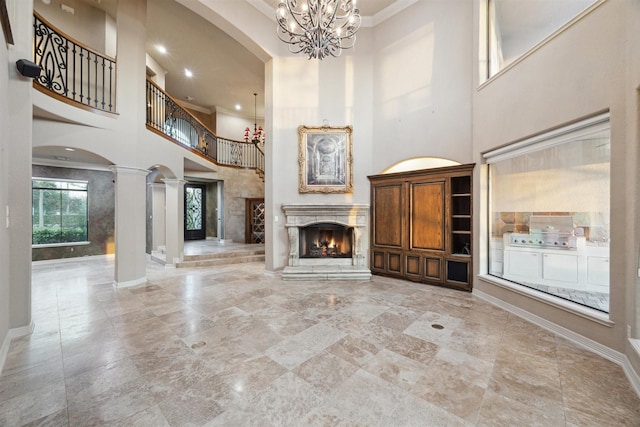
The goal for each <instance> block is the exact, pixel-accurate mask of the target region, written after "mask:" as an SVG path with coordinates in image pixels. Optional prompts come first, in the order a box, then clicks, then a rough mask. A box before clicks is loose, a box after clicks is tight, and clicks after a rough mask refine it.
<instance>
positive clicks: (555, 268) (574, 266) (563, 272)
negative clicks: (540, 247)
mask: <svg viewBox="0 0 640 427" xmlns="http://www.w3.org/2000/svg"><path fill="white" fill-rule="evenodd" d="M542 277H543V278H545V279H547V280H558V281H560V282H569V283H578V257H577V256H576V255H556V254H544V256H543V258H542Z"/></svg>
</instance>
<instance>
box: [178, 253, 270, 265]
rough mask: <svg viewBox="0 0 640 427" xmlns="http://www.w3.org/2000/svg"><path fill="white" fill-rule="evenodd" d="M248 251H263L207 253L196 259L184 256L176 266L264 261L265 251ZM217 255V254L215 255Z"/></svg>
mask: <svg viewBox="0 0 640 427" xmlns="http://www.w3.org/2000/svg"><path fill="white" fill-rule="evenodd" d="M248 252H262V253H261V254H260V253H253V254H244V253H243V254H241V255H238V254H210V255H209V256H207V255H195V256H192V258H196V259H188V258H187V257H186V256H185V257H184V258H185V259H184V261H182V262H179V263H177V264H176V268H185V267H211V266H216V265H227V264H241V263H245V262H264V251H248ZM213 255H216V256H213ZM222 255H224V256H222Z"/></svg>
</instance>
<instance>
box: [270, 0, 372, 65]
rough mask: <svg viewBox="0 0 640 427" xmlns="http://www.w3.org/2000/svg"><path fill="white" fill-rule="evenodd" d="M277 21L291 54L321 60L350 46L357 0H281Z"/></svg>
mask: <svg viewBox="0 0 640 427" xmlns="http://www.w3.org/2000/svg"><path fill="white" fill-rule="evenodd" d="M276 20H277V21H278V29H277V31H278V37H279V38H280V40H282V41H283V42H285V43H287V44H288V45H289V51H290V52H291V53H304V54H305V55H308V56H309V59H311V58H318V59H320V60H322V59H323V58H324V57H325V56H329V55H331V56H334V57H337V56H340V54H341V53H342V49H349V48H351V47H353V45H354V44H355V43H356V32H357V31H358V29H359V28H360V21H361V19H360V10H359V9H358V8H357V7H356V0H280V3H279V4H278V9H277V10H276Z"/></svg>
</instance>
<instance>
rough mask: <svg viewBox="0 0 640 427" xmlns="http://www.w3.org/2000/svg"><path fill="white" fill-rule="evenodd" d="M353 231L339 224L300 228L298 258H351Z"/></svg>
mask: <svg viewBox="0 0 640 427" xmlns="http://www.w3.org/2000/svg"><path fill="white" fill-rule="evenodd" d="M352 237H353V229H352V228H350V227H345V226H344V225H339V224H314V225H309V226H307V227H301V228H300V258H324V257H329V258H351V240H352Z"/></svg>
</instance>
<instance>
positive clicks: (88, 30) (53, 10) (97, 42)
mask: <svg viewBox="0 0 640 427" xmlns="http://www.w3.org/2000/svg"><path fill="white" fill-rule="evenodd" d="M63 3H64V4H65V5H67V6H70V7H71V8H73V10H74V13H73V14H71V13H69V12H65V11H64V10H62V8H61V7H60V6H61V4H63ZM32 4H33V9H35V10H36V12H38V13H39V14H40V15H42V17H44V18H45V19H46V20H47V21H49V22H50V23H51V24H52V25H54V26H55V27H56V28H64V31H65V33H66V34H67V35H69V36H70V37H72V38H73V39H74V40H75V41H79V42H81V43H82V44H84V45H87V46H89V47H90V48H92V49H94V50H96V51H98V52H101V53H104V54H107V55H109V56H112V57H115V51H113V48H114V42H113V40H110V41H107V39H106V37H107V36H113V35H115V33H114V32H113V31H112V30H113V28H112V27H111V26H110V25H107V24H109V23H111V24H113V20H112V19H111V20H108V19H107V14H106V13H105V12H104V11H102V10H100V9H98V8H95V7H93V6H91V5H90V4H89V3H85V2H83V1H80V0H64V1H63V0H51V3H50V4H48V5H47V4H44V3H43V2H41V1H40V0H38V1H35V2H33V3H32ZM33 9H32V10H33Z"/></svg>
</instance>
